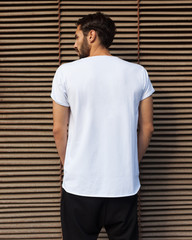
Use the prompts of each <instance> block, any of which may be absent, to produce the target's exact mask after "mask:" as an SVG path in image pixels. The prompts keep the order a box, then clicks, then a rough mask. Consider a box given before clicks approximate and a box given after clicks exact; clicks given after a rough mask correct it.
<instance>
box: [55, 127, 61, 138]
mask: <svg viewBox="0 0 192 240" xmlns="http://www.w3.org/2000/svg"><path fill="white" fill-rule="evenodd" d="M60 132H61V131H60V129H59V128H58V127H53V136H54V138H56V137H57V136H58V134H59V133H60Z"/></svg>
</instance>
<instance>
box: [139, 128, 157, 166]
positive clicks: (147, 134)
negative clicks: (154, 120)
mask: <svg viewBox="0 0 192 240" xmlns="http://www.w3.org/2000/svg"><path fill="white" fill-rule="evenodd" d="M152 133H153V128H149V129H146V130H139V131H138V160H139V162H140V161H141V160H142V158H143V156H144V154H145V152H146V150H147V148H148V146H149V143H150V140H151V137H152Z"/></svg>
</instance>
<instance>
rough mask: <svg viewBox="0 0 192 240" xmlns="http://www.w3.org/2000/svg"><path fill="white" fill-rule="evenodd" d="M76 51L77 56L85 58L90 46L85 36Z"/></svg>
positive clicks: (88, 53)
mask: <svg viewBox="0 0 192 240" xmlns="http://www.w3.org/2000/svg"><path fill="white" fill-rule="evenodd" d="M78 53H79V58H85V57H88V56H89V55H90V47H89V44H88V41H87V38H86V37H84V38H83V42H82V45H81V47H80V48H79V50H78Z"/></svg>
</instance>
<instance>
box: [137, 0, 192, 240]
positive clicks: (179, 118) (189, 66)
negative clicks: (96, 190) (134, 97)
mask: <svg viewBox="0 0 192 240" xmlns="http://www.w3.org/2000/svg"><path fill="white" fill-rule="evenodd" d="M191 20H192V1H191V0H190V1H189V0H188V1H182V0H180V1H174V0H172V1H171V0H169V1H165V0H162V1H157V0H153V1H147V0H140V63H141V64H142V65H144V66H145V67H146V68H147V70H148V72H149V75H150V78H151V80H152V82H153V85H154V87H155V89H156V93H155V95H154V125H155V132H154V134H153V138H152V141H151V144H150V147H149V149H148V152H147V154H146V155H145V158H144V160H143V161H142V164H141V180H142V189H141V212H140V213H141V239H142V240H145V239H146V240H149V239H150V240H187V239H188V240H189V239H192V231H191V230H192V218H191V211H192V197H191V196H192V184H191V183H192V148H191V147H192V142H191V140H192V137H191V133H192V131H191V123H192V121H191V117H192V98H191V96H192V95H191V92H192V57H191V56H192V55H191V53H192V23H191Z"/></svg>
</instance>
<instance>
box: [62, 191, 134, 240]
mask: <svg viewBox="0 0 192 240" xmlns="http://www.w3.org/2000/svg"><path fill="white" fill-rule="evenodd" d="M61 222H62V231H63V240H96V239H97V237H98V235H99V233H100V231H101V228H102V227H104V228H105V229H106V232H107V234H108V237H109V239H110V240H138V223H137V195H134V196H129V197H120V198H99V197H83V196H77V195H73V194H70V193H67V192H66V191H65V190H64V189H63V192H62V200H61Z"/></svg>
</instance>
